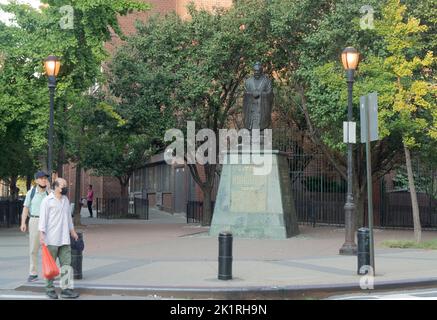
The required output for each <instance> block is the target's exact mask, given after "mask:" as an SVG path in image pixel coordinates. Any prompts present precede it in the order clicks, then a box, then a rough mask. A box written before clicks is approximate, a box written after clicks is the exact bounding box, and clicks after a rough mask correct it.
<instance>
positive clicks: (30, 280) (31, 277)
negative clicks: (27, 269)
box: [27, 274, 38, 282]
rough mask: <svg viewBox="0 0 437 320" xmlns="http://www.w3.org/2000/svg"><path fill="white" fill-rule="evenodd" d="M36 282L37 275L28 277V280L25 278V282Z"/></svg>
mask: <svg viewBox="0 0 437 320" xmlns="http://www.w3.org/2000/svg"><path fill="white" fill-rule="evenodd" d="M37 280H38V275H36V274H35V275H32V274H31V275H30V276H29V278H27V282H35V281H37Z"/></svg>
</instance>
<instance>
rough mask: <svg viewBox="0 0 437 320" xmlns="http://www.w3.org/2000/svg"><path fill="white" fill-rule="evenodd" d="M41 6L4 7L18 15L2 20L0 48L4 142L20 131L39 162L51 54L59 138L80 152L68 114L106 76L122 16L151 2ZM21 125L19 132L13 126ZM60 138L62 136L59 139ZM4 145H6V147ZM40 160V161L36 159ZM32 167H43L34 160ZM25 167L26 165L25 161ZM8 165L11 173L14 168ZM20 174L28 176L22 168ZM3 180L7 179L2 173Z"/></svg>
mask: <svg viewBox="0 0 437 320" xmlns="http://www.w3.org/2000/svg"><path fill="white" fill-rule="evenodd" d="M42 2H43V3H44V4H46V6H45V7H42V8H41V10H36V9H33V8H32V7H30V6H29V5H21V4H17V3H14V2H12V3H11V4H8V5H1V8H2V9H3V10H4V11H7V12H9V13H12V14H14V16H15V23H14V24H12V25H5V24H3V23H0V40H1V41H0V52H1V55H2V57H4V58H3V59H2V60H3V63H2V65H3V66H2V70H1V71H0V141H1V142H0V145H1V144H2V143H7V140H6V139H3V138H2V137H6V136H10V135H11V134H16V138H17V141H19V142H20V143H21V148H23V151H26V152H28V154H27V157H26V158H31V159H35V160H40V159H39V158H40V155H45V154H46V147H47V138H46V136H47V129H48V106H49V103H48V89H47V82H46V81H47V80H46V78H45V77H44V75H43V73H44V70H43V60H44V59H45V58H46V57H47V56H49V55H57V56H59V57H61V63H62V67H61V72H60V74H59V75H58V86H57V94H56V114H55V122H56V129H57V130H56V136H55V139H56V138H57V137H58V136H59V137H62V138H63V139H62V145H61V144H59V143H58V146H59V148H63V147H64V146H65V145H69V146H71V147H72V148H71V149H70V150H67V154H70V155H78V154H79V152H78V150H77V147H76V146H77V144H75V143H72V142H71V141H70V142H68V141H66V139H67V138H68V139H70V140H72V141H75V140H78V139H77V137H76V138H75V135H76V136H77V131H75V130H70V129H71V128H70V127H69V126H68V121H66V120H67V119H68V118H69V117H74V116H71V115H70V116H66V114H67V113H74V112H75V105H76V103H77V102H78V101H81V100H83V94H84V92H85V91H86V90H88V89H89V88H90V87H91V86H92V85H94V84H95V83H96V82H98V81H100V80H102V77H101V66H102V63H103V61H104V60H105V59H106V58H107V56H108V55H107V53H106V51H105V48H104V42H105V41H108V40H110V39H111V30H114V31H115V32H116V33H118V34H119V35H120V36H122V34H121V32H120V28H119V26H118V21H117V17H118V15H120V14H121V15H122V14H126V13H128V12H130V11H132V10H146V9H148V8H149V5H147V4H145V3H143V2H142V1H136V0H99V1H91V0H72V1H66V0H48V1H42ZM65 5H69V6H70V8H72V11H71V13H72V14H73V15H72V16H71V17H72V18H73V19H72V21H71V22H72V25H71V28H70V27H65V26H63V25H61V22H63V21H64V22H65V20H64V19H65V17H66V14H67V13H66V11H63V10H62V8H63V7H64V6H65ZM12 127H13V128H15V127H19V128H20V130H19V132H17V131H16V130H15V131H11V132H8V130H10V129H9V128H12ZM57 141H59V140H57ZM4 147H7V145H5V146H4ZM11 156H12V158H11V159H6V158H5V157H6V154H4V155H3V157H4V160H5V163H7V164H12V163H15V162H17V161H20V160H21V159H22V158H20V157H17V156H16V155H15V156H14V155H12V154H11ZM35 162H37V161H35ZM34 166H40V165H38V163H35V165H34ZM23 167H25V166H24V164H23ZM10 169H11V170H9V169H5V170H4V171H5V172H6V174H7V172H12V168H10ZM21 174H25V172H24V171H21V173H20V175H21ZM2 178H4V177H2Z"/></svg>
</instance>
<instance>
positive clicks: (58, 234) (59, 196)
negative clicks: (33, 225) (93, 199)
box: [38, 178, 79, 299]
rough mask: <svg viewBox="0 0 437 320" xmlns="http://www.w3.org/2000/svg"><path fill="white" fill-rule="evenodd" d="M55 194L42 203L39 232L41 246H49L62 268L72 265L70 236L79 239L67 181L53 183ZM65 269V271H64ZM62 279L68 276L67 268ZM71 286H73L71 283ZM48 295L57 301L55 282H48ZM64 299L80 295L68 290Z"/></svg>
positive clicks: (62, 295)
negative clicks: (75, 228)
mask: <svg viewBox="0 0 437 320" xmlns="http://www.w3.org/2000/svg"><path fill="white" fill-rule="evenodd" d="M53 190H54V191H53V193H51V194H49V195H48V196H47V197H46V198H45V199H44V200H43V201H42V203H41V208H40V215H39V225H38V228H39V231H40V242H41V245H47V248H48V249H49V251H50V254H51V255H52V257H53V259H55V261H56V258H59V262H60V264H61V268H62V267H63V266H70V265H71V248H70V235H71V236H72V237H73V239H75V240H77V239H78V238H79V237H78V235H77V233H76V231H75V230H74V225H73V220H72V218H71V214H70V201H69V200H68V198H67V196H66V194H67V193H68V188H67V181H65V180H64V179H62V178H58V179H56V180H55V182H54V183H53ZM62 269H64V270H62ZM62 269H61V270H62V271H63V272H62V274H61V277H64V276H66V274H65V273H66V272H65V268H62ZM68 283H69V286H71V284H70V282H68ZM46 293H47V296H48V297H49V298H51V299H57V298H58V295H57V293H56V291H55V287H54V285H53V280H47V282H46ZM61 297H62V298H77V297H79V295H78V294H77V293H76V292H74V291H73V290H72V288H70V287H69V288H67V289H65V290H62V292H61Z"/></svg>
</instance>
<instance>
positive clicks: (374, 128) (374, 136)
mask: <svg viewBox="0 0 437 320" xmlns="http://www.w3.org/2000/svg"><path fill="white" fill-rule="evenodd" d="M366 100H368V109H369V131H370V141H376V140H378V139H379V134H378V94H377V93H376V92H372V93H370V94H368V95H367V96H361V97H360V120H361V123H360V125H361V143H366V142H367V123H366V113H365V112H366V107H365V105H366Z"/></svg>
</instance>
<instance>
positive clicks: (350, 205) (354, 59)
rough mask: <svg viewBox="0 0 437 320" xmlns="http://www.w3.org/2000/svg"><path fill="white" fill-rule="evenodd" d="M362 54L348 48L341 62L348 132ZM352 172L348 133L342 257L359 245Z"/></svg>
mask: <svg viewBox="0 0 437 320" xmlns="http://www.w3.org/2000/svg"><path fill="white" fill-rule="evenodd" d="M359 58H360V54H359V53H358V51H357V50H356V49H354V48H352V47H347V48H346V49H344V50H343V52H342V54H341V61H342V63H343V67H344V69H345V70H346V74H347V85H348V109H347V121H348V126H347V128H348V131H349V127H350V126H349V123H350V122H352V121H353V113H352V89H353V85H354V74H355V70H356V69H357V67H358V63H359ZM352 170H353V159H352V143H351V141H349V132H348V133H347V196H346V204H345V206H344V214H345V230H346V235H345V237H346V240H345V243H344V244H343V246H342V247H341V248H340V254H341V255H356V254H357V245H356V244H355V203H354V195H353V192H352V181H353V180H352V179H353V178H352Z"/></svg>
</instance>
